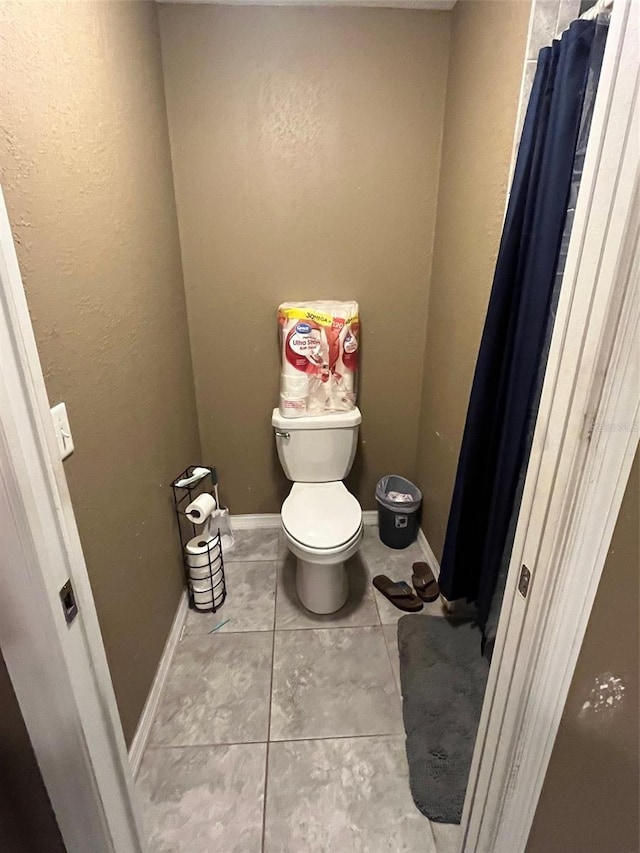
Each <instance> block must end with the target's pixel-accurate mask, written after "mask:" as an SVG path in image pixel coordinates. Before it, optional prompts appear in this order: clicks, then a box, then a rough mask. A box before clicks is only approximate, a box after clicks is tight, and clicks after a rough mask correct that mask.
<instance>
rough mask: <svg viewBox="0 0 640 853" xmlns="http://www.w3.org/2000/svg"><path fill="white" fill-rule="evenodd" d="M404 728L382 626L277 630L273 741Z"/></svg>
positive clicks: (392, 732)
mask: <svg viewBox="0 0 640 853" xmlns="http://www.w3.org/2000/svg"><path fill="white" fill-rule="evenodd" d="M402 731H403V724H402V713H401V707H400V701H399V695H398V691H397V688H396V684H395V679H394V676H393V672H392V670H391V664H390V663H389V657H388V655H387V649H386V645H385V641H384V637H383V636H382V629H381V628H380V627H376V628H331V629H328V630H327V629H319V630H307V631H276V636H275V650H274V660H273V690H272V703H271V733H270V737H271V740H294V739H299V738H322V737H341V736H347V737H349V736H354V735H374V734H395V733H400V732H402Z"/></svg>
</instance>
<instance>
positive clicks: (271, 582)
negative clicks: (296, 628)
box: [185, 560, 277, 634]
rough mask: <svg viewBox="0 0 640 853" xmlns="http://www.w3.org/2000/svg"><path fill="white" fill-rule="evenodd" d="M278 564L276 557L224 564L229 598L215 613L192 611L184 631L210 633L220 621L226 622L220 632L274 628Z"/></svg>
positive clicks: (188, 632) (186, 632)
mask: <svg viewBox="0 0 640 853" xmlns="http://www.w3.org/2000/svg"><path fill="white" fill-rule="evenodd" d="M276 567H277V564H276V562H275V560H264V561H261V562H246V563H243V562H240V563H235V562H227V563H225V566H224V571H225V580H226V584H227V597H226V599H225V602H224V604H223V605H222V607H221V608H220V609H219V610H217V611H216V612H215V613H199V612H198V611H197V610H189V612H188V613H187V618H186V622H185V626H186V627H185V634H208V633H209V632H210V631H211V630H212V629H213V628H215V626H216V625H220V623H221V622H226V624H225V625H222V627H221V628H219V629H218V631H216V633H218V634H223V633H224V634H228V633H230V632H231V633H235V632H237V631H273V623H274V614H275V606H276ZM227 620H228V621H227Z"/></svg>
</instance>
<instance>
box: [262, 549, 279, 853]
mask: <svg viewBox="0 0 640 853" xmlns="http://www.w3.org/2000/svg"><path fill="white" fill-rule="evenodd" d="M278 541H279V539H278ZM277 607H278V571H277V569H276V588H275V596H274V600H273V633H272V639H271V679H270V681H269V714H268V717H267V748H266V750H265V752H266V754H265V760H264V796H263V800H262V841H261V845H260V849H261V851H262V853H264V842H265V836H266V832H267V786H268V779H269V744H270V742H271V708H272V705H273V668H274V664H275V654H276V609H277Z"/></svg>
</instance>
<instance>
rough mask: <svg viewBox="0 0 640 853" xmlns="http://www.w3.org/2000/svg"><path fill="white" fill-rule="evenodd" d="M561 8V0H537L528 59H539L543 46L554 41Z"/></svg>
mask: <svg viewBox="0 0 640 853" xmlns="http://www.w3.org/2000/svg"><path fill="white" fill-rule="evenodd" d="M559 8H560V0H535V12H534V15H533V23H532V26H531V35H530V36H529V47H528V50H527V59H537V58H538V53H539V52H540V50H541V48H543V47H547V46H548V45H550V44H551V42H552V41H553V37H554V36H555V33H556V22H557V20H558V11H559Z"/></svg>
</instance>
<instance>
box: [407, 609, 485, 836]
mask: <svg viewBox="0 0 640 853" xmlns="http://www.w3.org/2000/svg"><path fill="white" fill-rule="evenodd" d="M398 649H399V652H400V681H401V684H402V697H403V700H402V705H403V707H402V710H403V715H404V727H405V730H406V733H407V758H408V760H409V780H410V784H411V794H412V796H413V799H414V801H415V804H416V806H417V807H418V808H419V809H420V811H421V812H422V813H423V814H424V815H426V816H427V817H428V818H429V820H434V821H437V822H439V823H460V819H461V817H462V806H463V804H464V795H465V790H466V787H467V781H468V779H469V770H470V767H471V757H472V755H473V746H474V743H475V738H476V732H477V730H478V723H479V722H480V711H481V710H482V700H483V697H484V689H485V685H486V683H487V675H488V672H489V665H488V663H487V661H486V660H485V659H484V658H483V657H482V656H481V655H480V630H479V629H478V628H477V627H476V626H475V625H474V623H473V622H469V621H460V620H457V621H453V620H449V619H445V618H444V617H442V616H422V615H418V614H412V615H410V616H403V617H402V618H401V619H400V621H399V622H398Z"/></svg>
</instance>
